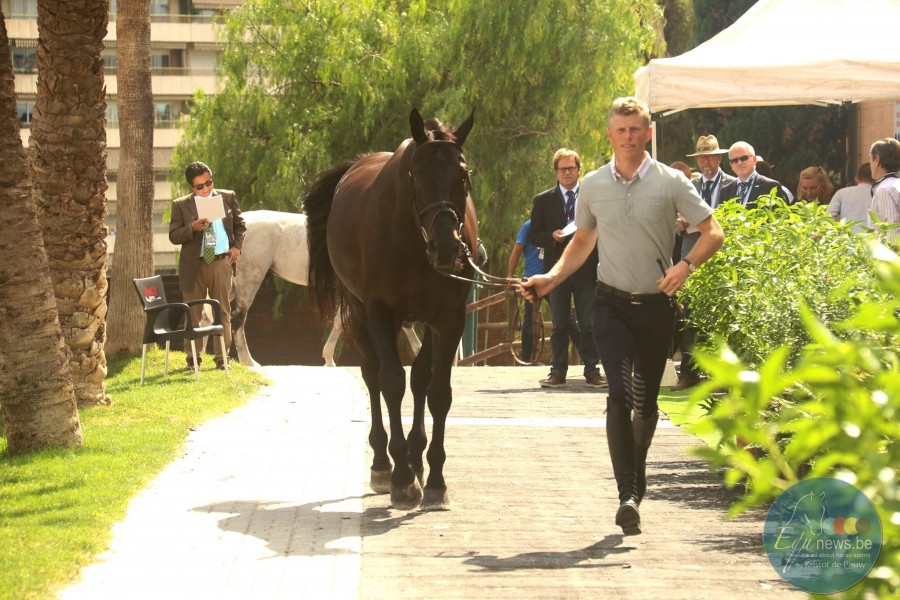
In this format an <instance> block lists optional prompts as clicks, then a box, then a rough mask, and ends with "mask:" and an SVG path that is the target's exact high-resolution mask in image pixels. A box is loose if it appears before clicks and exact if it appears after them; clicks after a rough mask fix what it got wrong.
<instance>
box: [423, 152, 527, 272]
mask: <svg viewBox="0 0 900 600" xmlns="http://www.w3.org/2000/svg"><path fill="white" fill-rule="evenodd" d="M430 144H452V145H453V146H455V147H456V148H457V150H459V154H460V156H463V154H462V149H461V148H460V147H459V145H458V144H457V143H456V142H452V141H450V140H429V141H427V142H425V143H423V144H420V145H418V146H417V147H416V151H417V152H418V150H419V149H420V148H424V147H426V146H428V145H430ZM431 147H434V146H431ZM464 184H465V189H466V198H468V197H469V195H470V194H471V192H472V180H471V179H470V178H469V174H468V172H466V176H465V181H464ZM409 199H410V207H411V208H412V213H413V220H414V221H415V223H416V227H418V228H419V230H420V231H421V232H422V239H423V240H424V241H425V254H426V255H430V250H429V248H428V242H429V241H430V239H429V237H428V229H430V228H431V227H432V226H433V225H434V221H435V219H437V217H438V215H440V214H442V213H449V214H451V215H453V218H454V219H456V230H457V233H458V234H459V237H460V249H461V250H460V254H461V257H460V258H463V259H465V261H466V262H467V263H468V264H469V266H470V267H472V269H473V270H474V272H475V273H477V274H478V275H480V276H481V277H482V278H483V280H481V281H479V280H477V279H470V278H468V277H463V276H461V275H458V274H457V273H445V272H443V271H438V272H439V273H440V274H441V275H444V276H445V277H449V278H450V279H456V280H458V281H464V282H466V283H472V284H475V285H478V286H481V287H508V286H509V285H517V284H519V283H521V281H522V280H520V279H517V278H512V279H507V278H506V277H496V276H494V275H490V274H488V273H485V272H484V271H482V270H481V268H479V266H478V265H477V264H476V263H475V261H474V260H472V250H475V251H477V248H473V249H472V250H470V249H469V245H468V244H467V243H466V242H465V241H464V238H463V235H462V230H463V227H464V225H465V217H464V215H461V214H460V212H459V209H458V208H457V207H456V206H454V205H453V204H452V203H450V202H444V201H439V202H432V203H431V204H429V205H427V206H425V207H424V208H422V209H418V210H417V207H416V185H415V176H414V175H413V173H412V171H410V172H409ZM464 210H465V209H464ZM429 211H434V215H432V217H431V222H430V223H429V224H428V228H427V229H426V227H425V226H424V225H423V224H422V219H423V218H424V217H425V215H426V214H427V213H428V212H429ZM475 243H476V245H477V244H480V243H481V240H480V239H479V240H476V241H475Z"/></svg>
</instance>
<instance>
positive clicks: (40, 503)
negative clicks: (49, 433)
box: [0, 351, 266, 600]
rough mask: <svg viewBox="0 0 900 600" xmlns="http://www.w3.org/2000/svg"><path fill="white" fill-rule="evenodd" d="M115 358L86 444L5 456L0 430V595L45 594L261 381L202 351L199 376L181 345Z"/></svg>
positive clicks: (88, 422)
mask: <svg viewBox="0 0 900 600" xmlns="http://www.w3.org/2000/svg"><path fill="white" fill-rule="evenodd" d="M164 354H165V353H164V352H163V351H155V352H151V353H149V354H148V357H147V369H146V376H145V383H144V385H143V386H141V385H140V373H141V359H140V357H137V358H129V359H124V360H114V361H111V362H110V365H109V375H108V377H107V379H106V390H107V393H108V394H109V395H110V396H111V397H112V405H111V406H108V407H95V408H86V409H82V410H81V411H80V416H81V426H82V429H83V432H84V447H82V448H79V449H71V450H66V449H45V450H41V451H38V452H34V453H30V454H27V455H23V456H10V455H9V454H8V452H7V451H6V450H7V448H6V439H5V438H4V437H0V599H3V600H6V599H9V600H22V599H26V598H28V599H30V598H41V599H43V598H49V597H52V596H53V595H54V593H55V592H56V591H57V590H58V589H60V588H61V587H63V586H65V585H66V584H68V583H69V582H70V581H72V580H73V578H74V577H76V576H77V574H78V571H79V569H80V568H81V567H83V566H84V565H87V564H90V563H91V562H94V556H95V555H96V554H98V553H99V552H102V551H103V550H104V549H105V548H106V546H107V543H108V541H109V539H110V530H111V528H112V525H113V524H114V523H115V522H116V521H119V520H121V519H122V518H123V517H124V515H125V510H126V508H127V506H128V503H129V501H130V500H131V499H132V498H133V497H134V496H135V495H136V494H137V493H138V492H139V491H140V490H141V489H142V488H143V487H145V486H146V484H147V483H148V482H149V481H150V480H151V479H153V478H154V477H155V476H156V475H157V474H158V473H159V472H160V471H162V469H163V468H164V467H165V466H166V465H167V464H168V463H170V462H171V461H172V460H173V459H174V458H176V457H177V456H178V455H179V453H180V452H181V450H182V448H183V446H184V441H185V438H186V437H187V435H188V433H189V432H190V431H191V430H192V429H193V428H194V427H196V426H197V425H199V424H201V423H203V422H204V421H207V420H208V419H210V418H212V417H216V416H219V415H222V414H224V413H227V412H228V411H230V410H231V409H233V408H235V407H237V406H240V405H242V404H244V403H245V402H246V400H247V399H248V398H249V397H250V396H252V395H253V394H254V392H256V391H257V390H258V389H259V387H260V386H261V385H264V384H265V383H266V381H265V378H264V377H263V376H262V375H261V374H259V373H257V372H255V371H251V370H249V369H246V368H244V367H242V366H240V365H238V364H237V363H236V362H232V363H231V366H232V367H233V368H232V371H231V379H230V380H229V379H227V378H226V376H225V372H224V371H217V370H215V369H214V365H213V361H212V360H207V361H204V367H203V369H202V370H201V373H200V382H199V383H195V381H194V375H193V373H188V372H186V371H184V369H183V365H184V364H185V355H184V354H183V353H181V352H171V353H170V356H169V359H170V360H169V378H168V379H165V378H164V377H163V375H162V374H163V357H164Z"/></svg>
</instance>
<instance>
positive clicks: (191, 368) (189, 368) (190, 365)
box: [184, 356, 203, 373]
mask: <svg viewBox="0 0 900 600" xmlns="http://www.w3.org/2000/svg"><path fill="white" fill-rule="evenodd" d="M202 364H203V359H202V358H198V359H197V366H198V367H199V366H200V365H202ZM184 370H185V371H190V372H191V373H193V372H194V361H193V360H191V357H190V356H188V358H187V366H186V367H185V368H184Z"/></svg>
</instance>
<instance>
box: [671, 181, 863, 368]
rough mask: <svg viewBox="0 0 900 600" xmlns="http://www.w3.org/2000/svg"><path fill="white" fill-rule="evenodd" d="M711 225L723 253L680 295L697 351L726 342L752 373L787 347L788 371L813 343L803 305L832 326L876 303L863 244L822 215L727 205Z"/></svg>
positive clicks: (765, 205) (803, 209)
mask: <svg viewBox="0 0 900 600" xmlns="http://www.w3.org/2000/svg"><path fill="white" fill-rule="evenodd" d="M716 218H717V219H718V220H719V222H720V224H721V225H722V228H723V229H724V231H725V245H724V246H723V247H722V249H721V250H719V252H718V253H717V254H716V255H715V256H713V257H712V258H711V259H710V260H709V261H707V262H706V263H705V264H704V265H703V268H702V269H700V270H699V271H697V273H695V274H694V275H692V276H691V277H690V278H688V282H687V285H686V287H685V293H686V294H687V296H689V297H690V303H691V320H692V322H693V323H694V324H695V325H696V326H697V327H698V328H699V330H700V331H701V332H702V335H701V341H700V342H699V343H698V348H699V349H704V348H705V349H706V350H709V351H714V350H715V349H716V348H717V347H718V346H719V344H720V343H722V342H724V343H726V344H728V347H729V348H731V350H732V351H733V352H734V353H735V354H736V355H737V357H738V358H739V359H740V360H741V361H743V362H744V363H745V364H747V365H750V366H757V365H759V364H761V363H762V362H763V361H764V360H765V359H766V357H768V356H769V355H770V354H772V353H773V352H774V351H775V350H776V349H777V348H780V347H782V346H785V345H786V346H787V347H788V364H791V363H793V361H794V360H795V359H796V358H797V356H798V355H799V353H800V351H801V350H802V348H803V347H804V346H805V345H806V344H807V343H809V341H810V336H809V334H808V332H807V331H806V330H805V329H804V327H803V324H802V322H801V318H800V306H801V304H804V303H805V304H806V305H807V306H808V307H809V308H810V310H811V311H812V314H813V315H814V316H815V317H816V318H817V319H818V320H819V321H821V322H822V323H823V324H825V325H826V326H830V325H831V324H833V323H836V322H838V321H841V320H843V319H846V318H847V317H848V316H849V315H850V312H851V310H852V308H853V307H854V306H855V305H858V304H862V303H866V302H869V301H872V300H873V294H872V289H873V281H874V277H873V269H872V264H871V262H870V261H869V260H868V253H867V250H866V246H865V243H866V242H865V238H864V237H861V236H858V235H854V234H853V233H852V232H851V231H850V228H849V226H847V225H842V224H840V223H837V222H835V220H834V219H833V218H832V217H831V216H830V215H829V214H828V213H827V212H826V211H825V209H824V207H822V206H820V205H818V204H815V203H798V204H795V205H792V206H787V205H785V203H784V202H782V201H781V200H779V199H777V198H776V199H770V198H761V199H760V200H759V206H758V207H757V208H752V209H746V208H744V207H743V206H742V205H741V204H739V203H737V202H727V203H725V204H724V205H722V206H721V207H720V208H717V209H716ZM704 340H705V341H704Z"/></svg>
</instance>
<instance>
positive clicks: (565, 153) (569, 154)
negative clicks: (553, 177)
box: [553, 148, 581, 171]
mask: <svg viewBox="0 0 900 600" xmlns="http://www.w3.org/2000/svg"><path fill="white" fill-rule="evenodd" d="M564 158H574V159H575V166H576V167H578V168H579V169H580V168H581V157H580V156H578V153H577V152H575V151H574V150H571V149H569V148H560V149H559V150H557V151H556V152H555V153H554V154H553V170H554V171H555V170H556V168H557V167H558V166H559V161H561V160H562V159H564Z"/></svg>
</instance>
